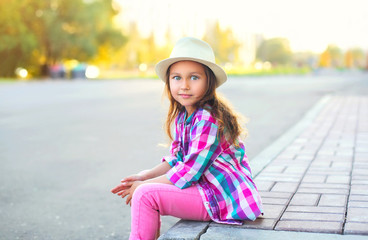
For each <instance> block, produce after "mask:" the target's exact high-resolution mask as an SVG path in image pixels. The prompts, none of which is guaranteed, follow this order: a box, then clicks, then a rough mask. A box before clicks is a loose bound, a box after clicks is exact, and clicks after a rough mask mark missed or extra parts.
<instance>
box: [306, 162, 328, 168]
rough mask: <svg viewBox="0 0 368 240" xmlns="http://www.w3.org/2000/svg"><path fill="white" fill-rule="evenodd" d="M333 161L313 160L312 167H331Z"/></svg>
mask: <svg viewBox="0 0 368 240" xmlns="http://www.w3.org/2000/svg"><path fill="white" fill-rule="evenodd" d="M331 163H332V161H313V163H312V164H311V167H312V168H317V167H318V168H319V167H325V168H329V167H330V166H331Z"/></svg>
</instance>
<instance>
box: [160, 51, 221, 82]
mask: <svg viewBox="0 0 368 240" xmlns="http://www.w3.org/2000/svg"><path fill="white" fill-rule="evenodd" d="M180 61H194V62H199V63H202V64H203V65H206V66H207V67H209V68H210V69H211V70H212V72H213V73H214V74H215V76H216V79H217V85H216V86H217V87H219V86H220V85H221V84H223V83H224V82H226V80H227V75H226V72H225V71H224V70H223V69H222V67H220V66H219V65H217V64H215V63H213V62H209V61H206V60H203V59H198V58H191V57H174V58H167V59H164V60H162V61H160V62H158V63H157V64H156V67H155V71H156V74H157V76H158V77H159V78H160V79H161V80H162V81H164V82H166V72H167V69H168V68H169V67H170V66H171V65H172V64H174V63H176V62H180Z"/></svg>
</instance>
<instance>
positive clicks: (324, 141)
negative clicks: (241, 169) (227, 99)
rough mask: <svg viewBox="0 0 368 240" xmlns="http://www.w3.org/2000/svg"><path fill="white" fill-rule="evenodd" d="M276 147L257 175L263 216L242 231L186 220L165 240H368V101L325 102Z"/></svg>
mask: <svg viewBox="0 0 368 240" xmlns="http://www.w3.org/2000/svg"><path fill="white" fill-rule="evenodd" d="M275 144H276V146H272V147H271V148H270V149H268V150H267V151H265V152H266V153H264V154H263V157H261V158H260V163H257V164H255V168H254V169H255V171H254V172H253V174H254V176H255V182H256V184H257V187H258V190H259V191H260V194H261V196H262V200H263V205H264V211H265V214H264V216H263V217H260V218H258V219H257V220H256V221H254V222H245V223H244V225H243V226H240V227H234V226H228V225H221V224H216V223H213V222H210V223H207V222H190V221H181V222H179V223H178V224H177V225H175V226H174V227H173V228H172V229H171V230H169V231H168V232H167V233H166V234H164V235H163V236H162V237H161V238H160V239H199V238H200V239H242V238H244V237H245V236H258V237H259V236H260V235H259V234H260V233H262V234H263V236H265V237H264V239H267V238H268V239H269V237H270V236H275V237H276V238H277V236H279V237H280V239H281V238H285V237H286V235H285V234H301V235H300V237H303V236H304V235H303V234H306V233H303V234H302V233H295V232H309V233H308V234H309V235H305V237H306V238H312V237H313V238H316V239H329V238H330V237H331V236H332V237H334V238H335V237H336V239H339V238H341V239H368V236H366V235H368V97H366V96H332V97H327V98H324V99H322V100H321V101H320V103H319V104H317V106H316V107H315V108H314V109H313V110H312V112H311V113H308V114H306V117H305V118H304V119H303V120H302V121H301V122H300V123H299V125H298V126H297V127H296V128H294V129H292V130H291V131H290V132H289V133H286V134H285V136H283V137H281V138H280V139H279V141H278V143H275ZM270 153H271V154H270ZM261 155H262V154H261ZM271 155H273V156H271ZM262 159H263V160H262ZM255 161H256V160H254V163H256V162H255ZM262 161H264V162H262ZM251 165H253V162H251ZM254 229H262V231H261V230H258V232H257V231H256V232H254V231H255V230H254ZM263 230H277V232H275V231H263ZM284 231H287V232H284ZM312 233H327V234H312ZM252 234H253V235H252ZM262 234H261V235H262ZM267 234H271V235H267ZM280 234H281V235H280ZM282 234H284V235H282ZM330 234H332V235H330ZM353 234H354V235H363V236H352V235H353ZM266 236H268V237H266ZM224 237H225V238H224ZM290 237H291V236H290ZM247 239H248V237H247ZM249 239H253V238H249ZM255 239H257V238H255ZM258 239H262V238H258Z"/></svg>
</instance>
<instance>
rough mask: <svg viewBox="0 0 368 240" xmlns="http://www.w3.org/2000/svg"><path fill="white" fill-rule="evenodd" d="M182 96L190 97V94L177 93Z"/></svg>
mask: <svg viewBox="0 0 368 240" xmlns="http://www.w3.org/2000/svg"><path fill="white" fill-rule="evenodd" d="M179 95H180V96H181V97H182V98H190V97H191V96H192V95H189V94H179Z"/></svg>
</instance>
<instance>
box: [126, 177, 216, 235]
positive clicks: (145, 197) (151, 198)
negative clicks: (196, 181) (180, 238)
mask: <svg viewBox="0 0 368 240" xmlns="http://www.w3.org/2000/svg"><path fill="white" fill-rule="evenodd" d="M131 211H132V220H131V221H132V227H131V233H130V238H129V239H130V240H137V239H140V240H146V239H155V235H156V232H157V231H158V230H159V229H160V225H161V224H160V223H161V221H160V215H170V216H174V217H178V218H182V219H187V220H197V221H209V220H210V217H209V215H208V213H207V211H206V208H205V207H204V205H203V201H202V198H201V195H200V193H199V191H198V189H197V187H196V186H192V187H189V188H186V189H180V188H178V187H176V186H174V185H169V184H162V183H147V184H142V185H140V186H139V187H138V188H137V189H136V190H135V192H134V194H133V199H132V208H131Z"/></svg>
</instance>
